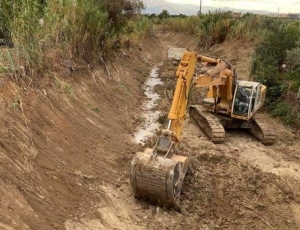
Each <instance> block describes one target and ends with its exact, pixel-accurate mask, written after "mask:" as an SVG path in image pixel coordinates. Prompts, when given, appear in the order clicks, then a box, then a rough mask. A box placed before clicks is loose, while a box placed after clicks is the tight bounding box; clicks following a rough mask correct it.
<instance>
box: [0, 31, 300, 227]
mask: <svg viewBox="0 0 300 230" xmlns="http://www.w3.org/2000/svg"><path fill="white" fill-rule="evenodd" d="M169 47H185V48H189V49H191V50H193V49H196V50H197V41H196V40H195V39H191V38H190V37H189V35H186V34H174V33H158V37H157V38H156V39H155V38H153V39H150V40H145V41H143V42H142V43H140V44H132V45H131V46H130V48H129V50H124V51H123V52H120V53H118V55H117V57H116V61H115V62H114V63H109V62H108V70H109V71H107V70H105V68H104V67H103V66H102V67H93V68H92V69H91V70H90V71H88V70H87V67H82V66H78V67H76V68H75V75H71V76H70V75H69V73H68V72H67V69H66V70H65V69H62V70H61V71H60V75H49V76H48V77H46V78H45V79H43V81H42V82H38V81H36V82H33V85H35V88H27V87H24V86H22V87H19V86H17V85H15V84H13V83H12V82H11V80H10V78H9V77H5V76H3V77H2V78H1V82H0V84H1V90H0V95H1V97H0V98H1V99H0V102H1V103H0V107H1V110H0V111H1V112H0V122H1V127H2V128H1V129H0V132H1V135H0V229H5V230H10V229H20V230H21V229H22V230H23V229H68V230H73V229H76V230H87V229H182V228H185V229H300V219H299V216H300V205H299V204H300V190H299V189H300V186H299V182H300V175H299V170H300V166H299V165H300V152H299V145H300V144H299V137H297V136H296V135H295V134H293V133H292V131H291V130H288V129H286V128H285V127H283V126H282V125H281V124H280V122H278V121H276V120H274V119H272V118H270V117H268V115H265V114H264V116H266V117H268V119H269V120H270V122H271V123H272V125H274V127H275V128H276V130H277V132H278V138H277V140H276V143H275V145H274V146H263V145H261V144H260V143H259V142H258V141H257V140H255V139H254V138H253V137H252V136H251V135H249V134H246V133H244V132H237V131H231V132H228V133H227V137H226V142H225V143H224V144H222V145H214V144H212V143H211V142H210V141H209V140H208V139H207V137H206V136H205V134H204V133H203V132H202V131H201V130H199V129H198V128H197V127H196V126H195V125H194V124H193V122H191V121H189V120H187V122H186V124H185V127H184V131H183V138H182V144H181V146H180V151H181V154H183V155H188V156H190V157H192V169H193V172H194V173H193V174H189V175H188V176H187V180H186V181H185V186H184V189H183V194H182V212H181V213H179V212H175V211H174V210H166V209H163V208H160V207H157V206H155V205H150V204H148V203H146V202H144V201H141V200H136V199H135V198H134V196H133V194H132V190H131V188H130V185H129V164H130V160H131V159H132V156H133V155H134V154H135V152H136V151H138V150H143V148H144V147H143V146H142V145H141V144H136V143H135V142H134V141H133V139H134V134H135V132H136V131H137V129H138V127H139V125H140V124H142V122H143V120H144V119H143V118H142V116H141V111H142V108H141V107H142V101H143V100H144V99H145V95H144V87H143V84H144V82H145V80H146V79H147V76H148V74H149V69H150V68H152V67H153V66H156V65H157V64H158V63H160V62H161V61H165V62H164V64H163V65H162V66H161V67H160V69H159V73H160V76H161V78H162V80H163V81H166V80H167V79H170V78H172V77H173V74H174V70H175V67H174V63H173V61H166V54H167V49H168V48H169ZM198 51H199V50H198ZM251 52H252V49H251V48H250V47H247V46H246V45H244V44H226V45H223V46H222V45H218V46H215V47H213V48H212V49H211V50H209V51H207V52H206V53H208V54H211V55H220V56H221V57H223V58H226V59H227V60H229V61H230V62H232V64H234V65H235V66H236V67H237V69H238V70H240V73H241V75H242V76H243V78H244V79H247V78H248V76H249V62H250V56H251V55H250V53H251ZM236 54H238V55H236ZM157 91H158V92H162V91H163V86H159V87H157ZM161 94H162V93H161ZM162 95H163V94H162ZM169 106H170V104H169V102H168V100H167V99H166V98H165V97H164V96H163V97H161V100H160V101H159V107H158V110H160V111H161V113H162V115H163V114H165V113H167V112H168V109H169ZM147 144H151V141H149V143H147Z"/></svg>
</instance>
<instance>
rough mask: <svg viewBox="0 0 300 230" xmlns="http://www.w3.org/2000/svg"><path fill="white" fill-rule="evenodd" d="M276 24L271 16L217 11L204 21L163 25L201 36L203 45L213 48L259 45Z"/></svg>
mask: <svg viewBox="0 0 300 230" xmlns="http://www.w3.org/2000/svg"><path fill="white" fill-rule="evenodd" d="M273 21H274V19H272V18H269V17H267V16H260V15H252V14H245V15H234V14H233V13H232V12H230V11H225V12H224V11H215V12H209V13H208V14H205V15H202V16H201V17H199V16H188V17H177V18H176V17H175V18H174V17H169V18H165V19H162V20H160V21H159V23H160V25H161V28H162V29H166V30H173V31H180V32H188V33H191V34H193V35H196V36H198V38H199V41H200V45H205V46H212V45H214V44H216V43H222V42H225V41H229V42H230V41H236V40H241V41H243V42H259V41H261V40H262V39H263V38H264V36H265V35H266V34H267V33H268V32H269V29H268V26H269V24H272V23H273Z"/></svg>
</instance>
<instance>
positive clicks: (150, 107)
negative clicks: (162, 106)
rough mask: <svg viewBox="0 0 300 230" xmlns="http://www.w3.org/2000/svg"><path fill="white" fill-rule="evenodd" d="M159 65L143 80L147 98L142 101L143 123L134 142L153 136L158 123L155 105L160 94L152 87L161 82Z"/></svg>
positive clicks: (140, 141) (158, 113)
mask: <svg viewBox="0 0 300 230" xmlns="http://www.w3.org/2000/svg"><path fill="white" fill-rule="evenodd" d="M159 66H160V64H159V65H157V66H155V67H153V68H152V70H151V72H150V74H149V77H148V79H147V81H146V82H145V86H144V89H145V92H144V93H145V95H146V97H147V99H146V100H145V102H144V103H143V110H144V112H143V115H142V116H143V118H144V123H143V124H142V125H141V127H139V130H138V131H137V132H136V133H135V135H134V141H135V142H136V143H141V144H143V142H144V141H145V140H146V139H147V138H148V137H150V136H153V134H154V133H155V131H156V129H158V128H159V126H160V124H159V123H158V122H157V120H158V117H159V115H160V112H159V111H155V107H156V106H157V101H158V99H159V98H160V95H159V94H157V93H155V91H154V88H155V86H157V85H162V84H163V82H162V81H161V79H160V78H159V76H158V69H159Z"/></svg>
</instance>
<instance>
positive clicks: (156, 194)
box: [130, 148, 189, 209]
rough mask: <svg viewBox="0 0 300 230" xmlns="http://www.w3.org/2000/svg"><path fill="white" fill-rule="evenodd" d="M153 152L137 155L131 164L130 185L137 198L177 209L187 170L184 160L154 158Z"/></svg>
mask: <svg viewBox="0 0 300 230" xmlns="http://www.w3.org/2000/svg"><path fill="white" fill-rule="evenodd" d="M152 152H153V149H150V148H148V149H146V150H145V151H144V152H139V153H137V155H136V156H135V157H134V159H133V161H132V162H131V168H130V171H131V172H130V174H131V177H130V183H131V187H132V188H133V190H134V193H135V196H136V197H142V198H144V199H146V200H149V201H150V202H151V203H156V204H159V205H161V206H166V207H174V208H175V209H179V201H180V194H181V187H182V183H183V180H184V177H185V174H186V172H187V169H188V165H189V159H188V158H187V157H183V156H179V155H174V156H173V157H172V158H164V157H162V156H158V155H157V156H153V154H152Z"/></svg>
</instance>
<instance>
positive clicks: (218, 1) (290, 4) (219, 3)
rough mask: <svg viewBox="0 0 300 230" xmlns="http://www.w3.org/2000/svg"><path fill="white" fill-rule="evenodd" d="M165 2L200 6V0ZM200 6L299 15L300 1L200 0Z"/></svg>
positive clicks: (169, 0) (171, 0)
mask: <svg viewBox="0 0 300 230" xmlns="http://www.w3.org/2000/svg"><path fill="white" fill-rule="evenodd" d="M167 2H174V3H182V4H194V5H198V6H199V5H200V0H167ZM202 6H214V7H218V8H226V7H229V8H238V9H246V10H247V9H249V10H266V11H271V12H278V10H279V13H300V0H262V1H259V0H242V1H240V0H202Z"/></svg>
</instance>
